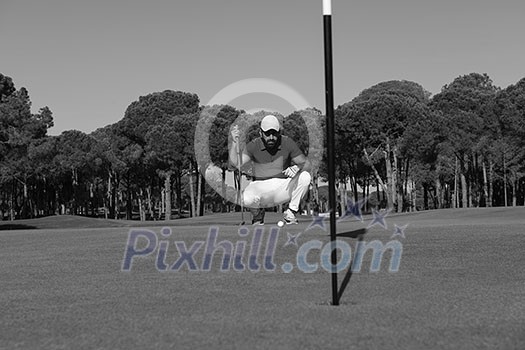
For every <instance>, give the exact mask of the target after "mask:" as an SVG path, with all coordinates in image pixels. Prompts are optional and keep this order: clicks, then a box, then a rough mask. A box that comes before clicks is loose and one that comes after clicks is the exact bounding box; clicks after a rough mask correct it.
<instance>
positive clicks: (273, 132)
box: [261, 129, 279, 136]
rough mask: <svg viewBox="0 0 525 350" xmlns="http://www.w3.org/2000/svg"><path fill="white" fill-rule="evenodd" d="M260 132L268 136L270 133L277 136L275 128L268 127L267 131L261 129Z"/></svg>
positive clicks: (277, 132)
mask: <svg viewBox="0 0 525 350" xmlns="http://www.w3.org/2000/svg"><path fill="white" fill-rule="evenodd" d="M261 131H262V133H263V134H264V135H265V136H270V135H273V136H279V131H277V130H273V129H270V130H268V131H264V130H263V129H261Z"/></svg>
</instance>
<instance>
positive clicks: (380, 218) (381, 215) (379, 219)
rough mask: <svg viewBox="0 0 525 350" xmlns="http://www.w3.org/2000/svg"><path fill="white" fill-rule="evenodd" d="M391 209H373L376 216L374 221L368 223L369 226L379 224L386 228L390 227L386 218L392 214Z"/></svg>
mask: <svg viewBox="0 0 525 350" xmlns="http://www.w3.org/2000/svg"><path fill="white" fill-rule="evenodd" d="M390 211H391V209H388V210H385V211H383V212H379V211H377V210H375V209H374V210H372V214H373V215H374V218H373V219H372V221H371V222H370V223H369V224H368V226H367V228H370V227H373V226H375V225H379V226H381V227H382V228H384V229H385V230H386V229H387V228H388V227H387V224H386V221H385V218H386V217H387V216H388V214H390Z"/></svg>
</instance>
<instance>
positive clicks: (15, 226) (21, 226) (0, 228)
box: [0, 224, 37, 231]
mask: <svg viewBox="0 0 525 350" xmlns="http://www.w3.org/2000/svg"><path fill="white" fill-rule="evenodd" d="M35 229H37V227H36V226H31V225H24V224H4V225H0V231H9V230H35Z"/></svg>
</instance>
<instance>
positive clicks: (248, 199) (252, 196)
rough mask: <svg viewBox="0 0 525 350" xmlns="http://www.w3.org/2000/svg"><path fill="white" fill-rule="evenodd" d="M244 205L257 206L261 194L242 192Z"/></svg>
mask: <svg viewBox="0 0 525 350" xmlns="http://www.w3.org/2000/svg"><path fill="white" fill-rule="evenodd" d="M243 199H244V206H245V207H248V208H259V204H260V202H261V196H259V195H258V194H256V193H254V192H244V196H243Z"/></svg>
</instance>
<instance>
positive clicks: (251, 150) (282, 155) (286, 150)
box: [245, 136, 303, 180]
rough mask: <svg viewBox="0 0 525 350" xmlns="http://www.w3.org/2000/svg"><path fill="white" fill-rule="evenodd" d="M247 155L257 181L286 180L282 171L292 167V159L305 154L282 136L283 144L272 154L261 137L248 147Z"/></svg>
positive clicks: (289, 139) (287, 138)
mask: <svg viewBox="0 0 525 350" xmlns="http://www.w3.org/2000/svg"><path fill="white" fill-rule="evenodd" d="M245 152H246V154H247V155H248V156H249V157H250V159H251V160H252V164H253V175H254V176H255V179H256V180H266V179H270V178H276V177H278V178H286V175H284V174H283V173H282V171H283V170H284V169H286V168H288V167H289V166H290V165H292V159H293V158H295V157H297V156H299V155H301V154H303V152H301V150H300V149H299V147H298V146H297V144H296V143H295V142H294V141H293V140H292V139H291V138H289V137H287V136H281V143H280V145H279V146H278V147H277V150H276V151H275V152H274V153H273V154H271V153H270V152H269V151H268V150H267V149H266V146H265V145H264V143H263V141H262V139H261V138H260V137H258V138H256V139H255V140H253V141H251V142H249V143H248V144H247V145H246V151H245Z"/></svg>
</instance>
